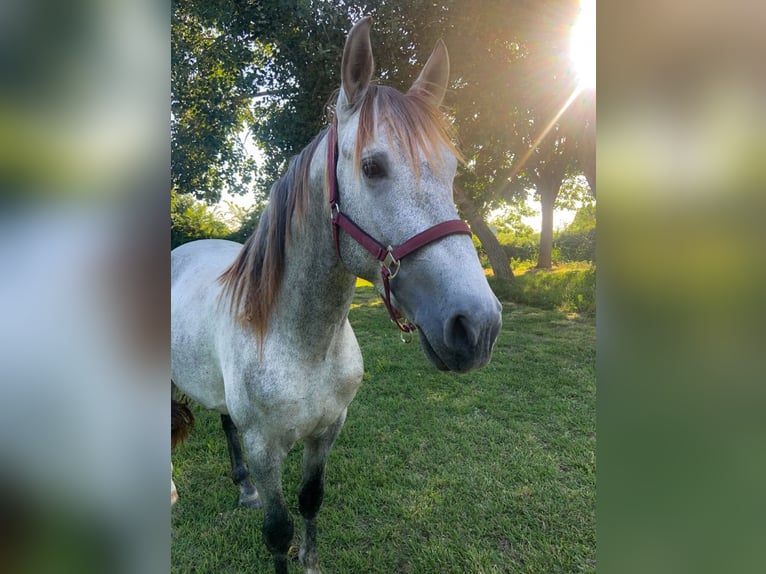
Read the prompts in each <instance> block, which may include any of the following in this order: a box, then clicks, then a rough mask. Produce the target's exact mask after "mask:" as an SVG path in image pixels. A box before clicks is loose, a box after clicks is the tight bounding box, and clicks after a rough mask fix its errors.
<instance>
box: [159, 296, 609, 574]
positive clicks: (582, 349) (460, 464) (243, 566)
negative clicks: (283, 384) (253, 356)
mask: <svg viewBox="0 0 766 574" xmlns="http://www.w3.org/2000/svg"><path fill="white" fill-rule="evenodd" d="M350 319H351V322H352V324H353V326H354V329H355V331H356V334H357V337H358V339H359V344H360V346H361V347H362V352H363V353H364V358H365V368H366V372H365V376H364V382H363V384H362V387H361V388H360V390H359V392H358V394H357V396H356V399H355V400H354V402H353V403H352V404H351V406H350V407H349V412H348V419H347V422H346V426H345V428H344V429H343V432H342V433H341V435H340V437H339V439H338V441H337V442H336V444H335V447H334V449H333V451H332V453H331V455H330V460H329V463H328V466H327V485H326V494H325V499H324V505H323V507H322V510H321V512H320V515H319V551H320V560H321V564H322V567H323V571H324V572H326V573H335V574H346V573H374V572H379V573H386V574H388V573H394V572H402V573H404V572H411V573H430V572H438V573H445V572H447V573H451V572H454V573H463V572H475V573H496V572H540V573H553V572H594V571H595V365H594V363H595V328H594V322H593V318H592V317H591V316H587V315H576V314H569V315H567V314H563V313H561V312H558V311H555V310H542V309H538V308H532V307H526V306H519V305H516V304H513V303H506V304H504V311H503V321H504V322H503V329H502V332H501V334H500V337H499V339H498V342H497V345H496V347H495V354H494V356H493V360H492V363H491V364H490V365H488V366H487V367H485V368H484V369H482V370H480V371H477V372H472V373H468V374H466V375H454V374H446V373H439V372H437V371H436V370H434V369H433V368H432V367H431V366H430V364H429V363H428V362H427V361H426V359H425V357H424V355H423V353H422V351H421V350H420V349H419V346H418V344H417V343H415V342H413V343H412V344H411V345H404V344H402V343H400V342H399V339H398V334H397V331H396V329H395V328H394V327H393V325H391V323H390V322H389V320H388V318H387V314H386V313H385V311H384V309H383V308H382V307H381V306H380V304H379V300H378V299H377V297H376V295H375V294H374V292H373V290H372V289H371V288H370V287H364V286H362V287H359V288H358V289H357V296H356V299H355V302H354V307H353V309H352V311H351V315H350ZM194 412H195V415H196V416H197V424H196V427H195V429H194V430H193V432H192V434H191V436H190V438H189V439H188V441H187V442H186V443H184V444H183V445H181V446H180V447H178V448H177V449H176V451H175V452H174V454H173V461H174V464H175V471H174V478H175V481H176V484H177V486H178V490H179V493H180V496H181V502H180V503H179V504H178V505H176V506H175V507H174V509H173V516H172V565H173V567H172V571H173V572H216V573H218V572H270V571H271V562H270V556H269V554H268V551H267V550H266V548H265V546H264V544H263V541H262V539H261V534H260V529H261V525H262V515H261V513H260V512H257V511H249V510H243V509H240V508H237V507H236V500H237V489H236V487H235V486H234V485H233V484H232V483H231V481H230V479H229V478H228V471H229V463H228V455H227V453H226V444H225V440H224V436H223V432H222V431H221V428H220V423H219V418H218V415H215V414H211V413H208V412H205V411H203V410H201V409H199V408H195V411H194ZM300 451H301V448H300V447H296V448H295V449H294V450H293V452H291V453H290V455H289V456H288V458H287V460H286V461H285V465H284V489H285V496H286V498H287V502H288V505H289V507H290V509H291V512H292V513H293V516H294V518H295V520H296V526H298V525H299V521H300V515H299V514H298V511H297V507H298V502H297V489H298V485H299V482H300ZM296 532H299V528H296ZM290 571H291V572H302V569H301V567H300V563H299V562H298V561H297V559H296V560H295V561H293V562H292V563H291V565H290Z"/></svg>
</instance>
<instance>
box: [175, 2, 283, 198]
mask: <svg viewBox="0 0 766 574" xmlns="http://www.w3.org/2000/svg"><path fill="white" fill-rule="evenodd" d="M289 13H290V10H289V6H286V5H285V2H280V1H276V0H271V1H261V2H251V3H246V2H239V1H237V0H214V1H208V0H204V1H203V0H173V7H172V22H171V45H172V53H171V108H170V109H171V177H172V185H173V188H174V189H175V190H176V191H177V192H178V193H188V194H192V195H194V196H195V197H196V198H198V199H204V200H205V201H207V202H208V203H216V202H218V201H219V200H220V198H221V191H222V189H223V188H224V187H226V188H228V189H229V190H230V191H231V192H233V193H244V191H246V190H247V189H248V186H249V184H250V183H251V180H252V175H253V172H254V169H255V165H254V163H253V161H252V159H251V158H248V157H247V154H246V153H245V150H244V148H243V146H242V143H241V142H240V141H239V139H238V137H237V135H238V133H239V132H240V131H241V130H242V129H243V128H244V127H245V126H247V125H249V124H251V123H252V121H253V114H252V111H251V109H250V105H251V102H252V99H253V98H254V97H256V96H257V95H258V93H259V90H260V86H261V85H263V84H264V82H265V81H266V79H267V77H268V74H267V72H268V62H269V58H270V55H271V50H272V46H271V44H270V43H269V40H270V36H269V34H271V33H273V32H274V31H276V30H279V29H280V27H281V25H282V24H283V23H284V20H285V15H287V14H289Z"/></svg>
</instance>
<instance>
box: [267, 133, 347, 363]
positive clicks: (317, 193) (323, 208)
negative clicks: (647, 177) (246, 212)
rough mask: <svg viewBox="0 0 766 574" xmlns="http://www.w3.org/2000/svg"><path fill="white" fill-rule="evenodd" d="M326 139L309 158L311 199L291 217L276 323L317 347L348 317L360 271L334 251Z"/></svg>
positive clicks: (320, 348)
mask: <svg viewBox="0 0 766 574" xmlns="http://www.w3.org/2000/svg"><path fill="white" fill-rule="evenodd" d="M326 150H327V148H326V145H325V142H321V143H320V144H319V146H318V147H317V149H316V151H315V153H314V157H313V159H312V162H311V168H310V172H309V200H308V206H307V209H306V212H305V214H304V218H303V220H302V221H292V222H291V228H290V237H291V239H290V242H289V246H288V248H287V254H286V267H285V275H284V279H283V281H284V282H283V285H282V292H281V294H280V299H281V301H280V308H281V311H282V313H283V314H281V315H280V317H279V318H277V319H276V320H275V327H276V328H277V329H282V328H287V329H294V330H295V331H294V332H299V333H301V337H298V339H300V340H301V341H302V342H305V343H306V344H307V345H310V346H312V347H315V349H316V351H317V352H321V351H322V348H326V347H327V346H329V345H330V344H331V342H332V340H333V335H334V334H335V333H336V332H337V330H338V328H339V327H340V326H341V325H342V323H343V322H344V321H345V320H346V318H347V316H348V311H349V308H350V307H351V300H352V299H353V296H354V287H355V284H356V277H355V276H354V275H352V274H351V273H349V272H348V271H347V270H346V268H345V267H344V266H343V264H342V262H341V261H340V259H339V258H338V255H337V253H336V252H335V247H334V243H333V239H332V226H331V224H330V213H329V206H328V204H327V202H326V200H325V196H324V173H325V166H326V163H327V162H326V157H327V154H326Z"/></svg>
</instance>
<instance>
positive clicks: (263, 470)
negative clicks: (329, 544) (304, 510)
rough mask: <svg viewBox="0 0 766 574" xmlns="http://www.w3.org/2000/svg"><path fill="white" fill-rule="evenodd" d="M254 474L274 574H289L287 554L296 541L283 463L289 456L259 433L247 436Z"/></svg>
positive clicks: (265, 540)
mask: <svg viewBox="0 0 766 574" xmlns="http://www.w3.org/2000/svg"><path fill="white" fill-rule="evenodd" d="M244 440H245V450H246V452H247V454H248V457H249V460H248V462H249V463H250V474H251V476H252V477H253V481H254V482H255V487H256V488H257V490H258V494H259V497H260V500H261V508H262V509H263V529H262V533H263V541H264V542H265V543H266V548H268V549H269V552H271V555H272V556H273V557H274V572H275V573H276V574H287V552H288V550H289V549H290V544H291V543H292V540H293V532H294V529H293V519H292V518H291V517H290V513H289V512H288V510H287V504H285V497H284V495H283V493H282V462H283V461H284V458H285V455H286V454H287V453H286V452H285V451H284V450H281V449H279V448H268V447H267V446H266V445H264V444H263V441H262V440H261V437H260V436H259V435H258V434H257V433H256V432H252V433H247V432H245V434H244Z"/></svg>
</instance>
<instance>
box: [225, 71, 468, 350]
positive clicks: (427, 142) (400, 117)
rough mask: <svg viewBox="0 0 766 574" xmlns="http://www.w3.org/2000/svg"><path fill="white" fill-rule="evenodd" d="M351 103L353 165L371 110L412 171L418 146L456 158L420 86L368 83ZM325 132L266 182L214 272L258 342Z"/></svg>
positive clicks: (371, 128)
mask: <svg viewBox="0 0 766 574" xmlns="http://www.w3.org/2000/svg"><path fill="white" fill-rule="evenodd" d="M353 107H354V110H357V109H358V110H359V128H358V132H357V139H356V148H355V150H354V165H355V166H356V169H357V170H359V168H360V165H361V156H362V151H363V149H364V148H365V146H367V145H368V144H369V142H370V141H371V140H372V139H374V134H375V133H376V126H375V121H376V115H377V118H378V121H379V122H380V123H381V125H384V126H386V127H387V128H388V131H387V135H388V138H389V139H393V140H396V141H397V142H399V143H400V145H401V146H402V148H403V153H404V155H405V156H406V158H407V160H408V161H409V162H410V164H411V166H412V168H413V170H414V171H415V173H416V174H417V175H418V177H419V176H420V155H419V151H420V150H423V152H424V154H425V156H426V161H428V163H429V164H431V165H439V164H440V162H441V156H440V155H439V154H438V153H437V151H438V150H439V149H440V147H441V146H446V147H447V149H449V150H450V151H451V152H452V153H453V154H454V155H455V157H457V158H458V159H459V160H461V161H462V156H461V154H460V152H459V151H458V150H457V148H456V147H455V145H454V143H453V142H452V137H451V136H452V130H451V127H450V126H449V124H448V123H447V121H446V118H445V116H444V114H443V113H442V111H441V110H440V109H439V108H438V107H437V106H435V105H434V104H433V103H432V100H431V97H430V95H429V94H427V93H425V92H422V91H419V90H415V89H413V90H410V91H409V92H407V93H406V94H402V93H401V92H399V91H397V90H395V89H393V88H389V87H386V86H379V85H375V84H371V85H369V86H368V87H367V89H366V90H365V93H364V94H363V96H362V97H361V98H359V100H357V102H356V103H355V104H354V106H353ZM326 132H327V128H325V129H323V130H322V131H321V132H320V133H319V134H318V135H317V136H316V137H315V138H314V139H313V140H312V141H311V143H309V145H308V146H306V147H305V148H304V149H303V151H301V152H300V153H299V154H298V155H297V156H295V157H294V158H293V159H292V160H291V161H290V164H289V166H288V168H287V172H286V173H285V174H284V175H283V176H282V177H280V178H279V179H278V180H277V181H276V182H275V183H274V185H273V186H272V187H271V191H270V193H269V204H268V206H267V208H266V210H265V211H264V212H263V214H262V215H261V218H260V221H259V222H258V227H257V228H256V230H255V232H254V233H253V234H252V235H251V236H250V237H249V238H248V239H247V241H246V242H245V244H244V245H243V247H242V249H241V250H240V252H239V255H237V258H236V259H235V260H234V262H233V263H232V264H231V265H230V266H229V267H228V268H227V269H226V271H224V272H223V273H222V274H221V276H220V277H219V281H221V283H222V284H223V293H222V295H224V296H226V297H228V299H229V309H230V312H232V313H233V314H234V316H235V317H236V318H237V319H238V320H239V321H240V323H241V324H243V325H250V326H251V327H252V328H253V330H254V331H255V334H256V336H257V338H258V341H259V345H262V344H263V340H264V335H265V334H266V331H267V329H268V327H269V321H270V318H271V313H272V310H273V308H274V305H275V304H276V301H277V297H278V295H279V290H280V288H281V286H282V279H283V275H284V270H285V253H286V249H287V244H288V241H289V240H290V237H289V233H290V223H291V221H292V220H293V218H294V217H298V218H299V221H300V220H301V219H302V217H303V216H304V214H305V211H306V208H307V205H308V195H309V184H308V176H309V173H308V172H309V166H310V165H311V159H312V157H313V156H314V152H315V151H316V148H317V146H318V145H319V142H320V141H321V140H322V138H323V137H324V135H325V134H326ZM389 143H390V144H392V143H393V142H391V141H390V142H389ZM328 179H329V178H325V195H326V197H329V195H328V193H329V189H328V187H327V185H328V184H327V181H328ZM328 205H329V204H328Z"/></svg>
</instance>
